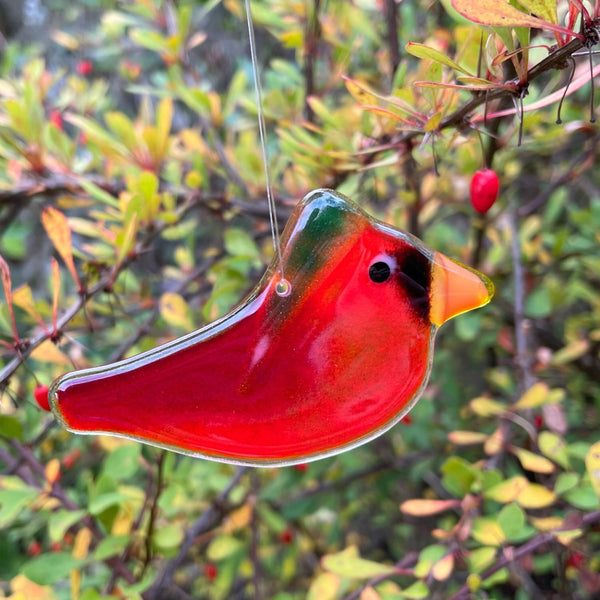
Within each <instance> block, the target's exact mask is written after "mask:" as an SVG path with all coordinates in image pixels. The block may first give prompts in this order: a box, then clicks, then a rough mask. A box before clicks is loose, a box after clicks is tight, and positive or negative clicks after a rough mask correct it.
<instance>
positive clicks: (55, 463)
mask: <svg viewBox="0 0 600 600" xmlns="http://www.w3.org/2000/svg"><path fill="white" fill-rule="evenodd" d="M45 471H46V481H47V482H48V483H49V484H50V485H52V484H54V483H56V482H57V481H58V479H59V478H60V461H59V460H58V458H53V459H51V460H50V462H48V464H47V465H46V469H45Z"/></svg>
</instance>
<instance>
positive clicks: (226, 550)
mask: <svg viewBox="0 0 600 600" xmlns="http://www.w3.org/2000/svg"><path fill="white" fill-rule="evenodd" d="M243 548H244V544H243V543H242V542H240V540H238V539H237V538H234V537H233V536H230V535H220V536H218V537H216V538H215V539H214V540H213V541H212V542H211V543H210V545H209V546H208V549H207V551H206V555H207V556H208V558H209V560H213V561H219V560H223V559H224V558H227V557H229V556H231V555H233V554H236V553H238V552H240V551H241V550H243Z"/></svg>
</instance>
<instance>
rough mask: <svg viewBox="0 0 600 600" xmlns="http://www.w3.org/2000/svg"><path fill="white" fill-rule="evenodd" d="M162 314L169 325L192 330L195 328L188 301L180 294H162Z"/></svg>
mask: <svg viewBox="0 0 600 600" xmlns="http://www.w3.org/2000/svg"><path fill="white" fill-rule="evenodd" d="M160 314H161V316H162V318H163V319H164V320H165V321H166V322H167V323H168V324H169V325H173V326H174V327H179V328H181V329H184V330H186V331H191V330H192V329H193V328H194V326H193V323H192V318H191V316H190V309H189V307H188V305H187V303H186V301H185V300H184V299H183V297H182V296H180V295H179V294H175V293H174V292H165V293H164V294H163V295H162V296H161V298H160Z"/></svg>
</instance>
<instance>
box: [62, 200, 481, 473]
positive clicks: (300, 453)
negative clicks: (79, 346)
mask: <svg viewBox="0 0 600 600" xmlns="http://www.w3.org/2000/svg"><path fill="white" fill-rule="evenodd" d="M282 243H283V269H284V273H285V277H286V278H287V280H288V281H289V282H290V284H291V293H290V294H289V295H282V296H280V295H278V294H277V292H276V286H277V283H278V281H279V280H280V272H279V265H278V264H277V263H275V262H274V263H273V264H272V265H271V266H270V268H269V269H268V271H267V273H266V274H265V276H264V277H263V278H262V280H261V281H260V283H259V284H258V285H257V287H256V288H255V290H254V291H253V292H252V294H251V295H250V296H249V297H248V299H247V300H246V301H245V302H243V303H242V304H241V305H240V306H238V307H237V308H236V309H234V310H233V311H232V312H231V313H229V314H228V315H226V316H225V317H223V318H222V319H220V320H218V321H216V322H214V323H212V324H209V325H207V326H206V327H204V328H202V329H200V330H198V331H196V332H194V333H191V334H189V335H187V336H185V337H183V338H181V339H179V340H175V341H173V342H170V343H168V344H166V345H164V346H161V347H158V348H155V349H153V350H150V351H148V352H145V353H143V354H140V355H138V356H134V357H132V358H129V359H126V360H124V361H121V362H119V363H116V364H114V365H108V366H105V367H99V368H93V369H86V370H84V371H78V372H74V373H70V374H67V375H65V376H63V377H61V378H59V379H58V380H57V381H56V382H55V384H54V385H53V387H52V389H51V391H50V404H51V407H52V410H53V412H54V413H55V414H56V416H57V417H58V419H59V420H60V421H61V422H62V423H63V424H64V425H65V426H66V427H67V428H68V429H70V430H72V431H76V432H80V433H109V434H115V435H121V436H125V437H129V438H133V439H137V440H140V441H143V442H146V443H150V444H154V445H157V446H161V447H166V448H169V449H172V450H176V451H179V452H183V453H187V454H192V455H197V456H202V457H206V458H211V459H215V460H222V461H225V462H233V463H244V464H254V465H265V466H267V465H281V464H292V463H297V462H303V461H306V460H310V459H313V458H318V457H322V456H327V455H330V454H335V453H337V452H340V451H342V450H344V449H347V448H350V447H353V446H356V445H358V444H360V443H363V442H364V441H367V440H368V439H371V438H373V437H374V436H376V435H378V434H379V433H381V432H383V431H385V430H386V429H388V428H389V427H391V426H392V425H393V424H394V423H396V422H398V421H399V420H400V419H401V418H402V416H403V415H404V414H406V412H408V410H409V409H410V408H411V407H412V405H413V404H414V403H415V402H416V401H417V400H418V398H419V396H420V393H421V392H422V390H423V388H424V386H425V384H426V381H427V377H428V373H429V368H430V363H431V356H432V351H433V339H434V336H435V332H436V330H437V327H438V326H439V325H441V323H442V322H443V321H445V320H446V319H447V318H450V317H451V316H453V315H454V314H458V313H459V312H464V311H465V310H469V309H471V308H476V307H477V306H481V305H483V304H485V303H487V302H488V301H489V299H490V297H491V293H492V292H491V284H490V283H489V281H488V280H486V279H485V278H484V277H483V276H480V275H479V274H475V273H474V272H473V271H471V270H467V269H466V268H464V267H462V266H459V265H458V264H456V263H453V262H452V261H450V260H449V259H446V258H445V257H442V256H441V255H439V254H438V253H435V252H433V251H432V250H429V249H428V248H427V247H426V246H424V245H423V244H422V243H421V242H420V241H418V240H416V239H415V238H413V237H412V236H409V235H408V234H405V233H402V232H399V231H397V230H395V229H393V228H392V227H390V226H388V225H386V224H384V223H381V222H378V221H375V220H373V219H371V218H370V217H368V216H367V215H366V214H365V213H364V212H363V211H362V210H361V209H359V208H358V207H357V206H356V205H354V204H353V203H351V202H350V201H348V200H347V199H346V198H344V197H342V196H340V195H339V194H337V193H335V192H331V191H327V190H319V191H317V192H313V193H312V194H310V195H309V196H307V197H306V198H305V199H304V200H303V201H302V202H301V203H300V204H299V206H298V207H297V208H296V210H295V212H294V214H293V215H292V217H291V218H290V221H289V223H288V226H287V227H286V230H285V231H284V234H283V239H282ZM459 279H460V281H459ZM459 283H460V285H459ZM465 286H466V287H467V288H468V289H467V290H466V291H465V290H463V289H462V288H464V287H465ZM459 287H460V288H461V290H462V291H459V292H457V290H458V289H459ZM465 289H466V288H465ZM457 294H458V295H457ZM450 295H453V298H454V299H450V300H448V298H449V296H450Z"/></svg>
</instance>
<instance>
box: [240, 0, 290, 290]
mask: <svg viewBox="0 0 600 600" xmlns="http://www.w3.org/2000/svg"><path fill="white" fill-rule="evenodd" d="M245 5H246V21H247V23H248V39H249V40H250V56H251V58H252V73H253V75H254V91H255V92H256V109H257V113H258V130H259V133H260V146H261V149H262V155H263V165H264V169H265V184H266V186H267V204H268V205H269V219H270V221H271V234H272V236H273V250H274V251H275V256H276V257H277V262H278V263H279V274H280V280H279V281H278V282H277V285H276V287H275V291H276V292H277V294H278V295H279V296H289V294H290V293H291V291H292V287H291V284H290V283H289V281H287V279H286V278H285V276H284V273H283V258H282V255H281V240H280V237H279V225H278V223H277V209H276V207H275V200H274V198H273V192H272V190H271V178H270V171H269V152H268V149H267V130H266V127H265V115H264V112H263V102H262V90H261V85H260V75H259V70H258V60H257V57H256V40H255V38H254V25H253V23H252V14H251V13H250V0H245Z"/></svg>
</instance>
